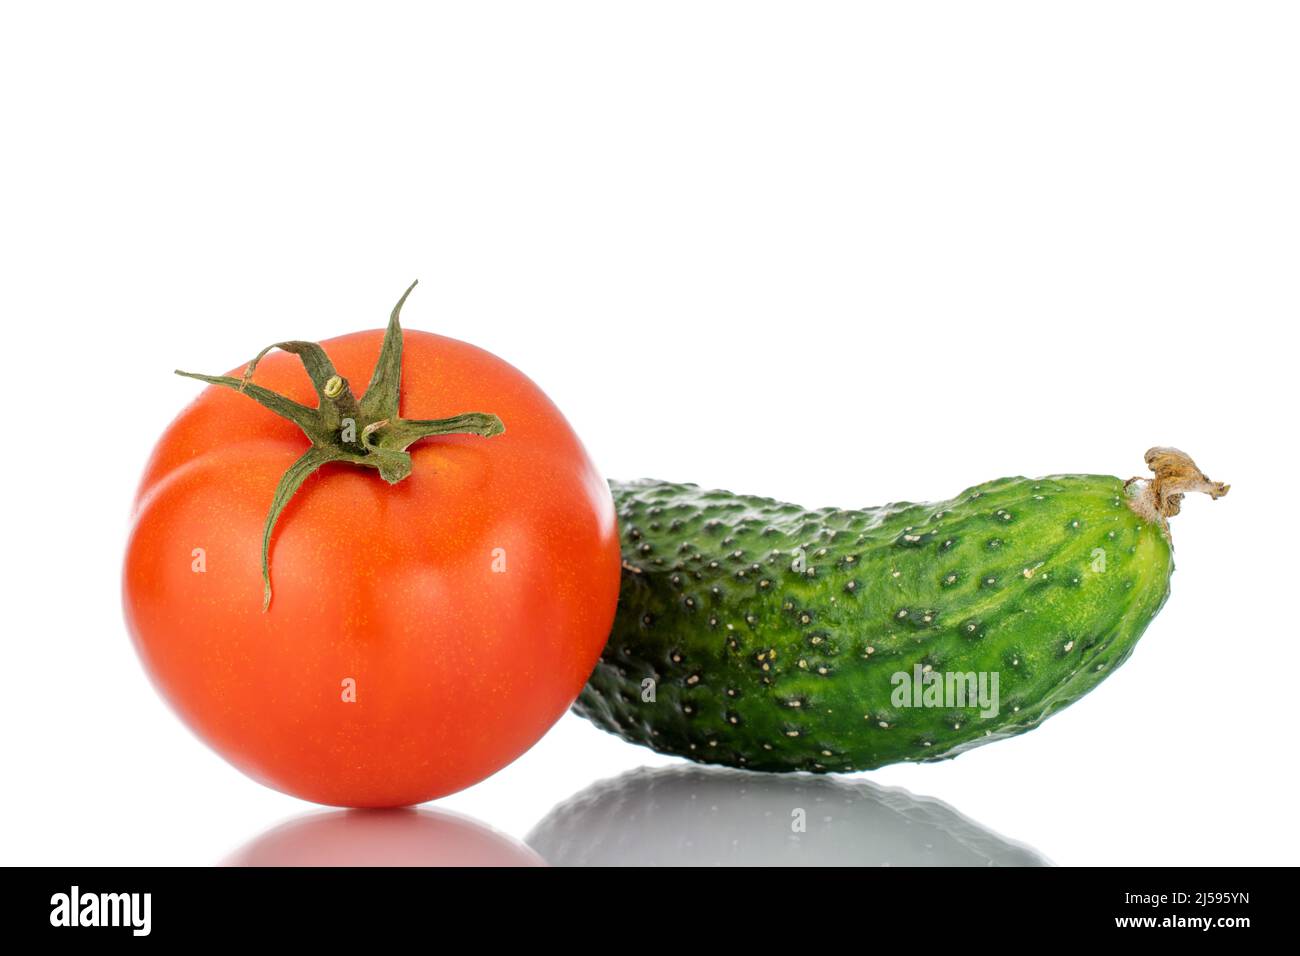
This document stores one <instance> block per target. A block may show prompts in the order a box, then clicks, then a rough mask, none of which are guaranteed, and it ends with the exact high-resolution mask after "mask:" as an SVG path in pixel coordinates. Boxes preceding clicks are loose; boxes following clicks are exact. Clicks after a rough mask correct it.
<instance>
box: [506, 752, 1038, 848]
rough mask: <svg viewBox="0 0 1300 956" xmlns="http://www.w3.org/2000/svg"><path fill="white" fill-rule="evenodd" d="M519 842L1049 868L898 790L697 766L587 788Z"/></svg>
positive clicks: (639, 773)
mask: <svg viewBox="0 0 1300 956" xmlns="http://www.w3.org/2000/svg"><path fill="white" fill-rule="evenodd" d="M527 840H528V845H529V846H531V847H532V848H533V849H534V850H536V851H537V852H538V853H539V854H541V856H542V857H543V858H545V860H546V862H548V863H550V864H551V865H553V866H656V865H667V866H1050V865H1051V864H1050V863H1049V862H1048V861H1047V859H1046V858H1045V857H1043V856H1042V855H1041V854H1039V853H1038V852H1037V851H1035V850H1033V849H1031V848H1029V847H1027V846H1024V845H1022V844H1019V843H1016V842H1014V841H1012V840H1008V839H1005V838H1004V837H1001V836H999V835H998V834H996V833H994V832H993V831H991V830H989V829H987V828H986V827H983V826H981V825H980V824H978V823H976V822H975V821H973V820H970V819H967V818H966V817H964V816H962V815H961V814H960V813H958V812H957V811H956V810H954V809H952V808H951V807H949V806H948V805H947V804H946V803H942V802H941V801H939V800H935V799H933V798H930V797H918V796H914V795H913V794H911V793H908V792H907V791H906V790H903V789H900V788H894V787H880V786H877V785H875V784H872V783H868V782H866V781H862V780H839V779H834V778H830V777H816V776H811V775H806V774H779V775H778V774H758V773H749V772H746V771H742V770H724V769H720V768H712V767H710V768H705V767H695V766H691V767H676V766H674V767H663V768H659V769H649V768H644V767H643V768H641V769H639V770H634V771H632V772H631V773H627V774H624V775H623V776H621V777H617V778H615V779H613V780H606V781H602V782H600V783H597V784H594V785H593V786H591V787H589V788H587V789H586V790H584V791H582V792H581V793H579V794H578V795H577V796H575V797H572V798H570V799H569V800H567V801H566V802H564V803H563V804H561V805H560V806H558V807H556V808H555V809H554V810H552V811H551V812H550V813H549V814H547V816H546V818H545V819H544V820H542V821H541V823H539V824H538V825H537V826H536V827H535V828H534V829H533V831H532V832H531V833H530V834H529V835H528V838H527Z"/></svg>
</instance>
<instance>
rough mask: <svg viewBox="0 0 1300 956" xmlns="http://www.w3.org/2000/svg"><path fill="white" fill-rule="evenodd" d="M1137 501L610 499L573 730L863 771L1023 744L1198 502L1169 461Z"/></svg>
mask: <svg viewBox="0 0 1300 956" xmlns="http://www.w3.org/2000/svg"><path fill="white" fill-rule="evenodd" d="M1147 463H1148V465H1149V466H1150V467H1151V470H1152V471H1153V472H1155V477H1154V478H1153V479H1151V480H1148V481H1138V480H1137V479H1130V480H1129V481H1128V482H1125V481H1123V480H1121V479H1119V478H1112V477H1109V476H1100V475H1056V476H1052V477H1049V478H1039V479H1027V478H1004V479H1000V480H998V481H991V482H988V483H986V484H983V485H977V486H975V487H973V488H969V489H967V490H966V491H964V492H962V493H961V494H960V495H958V496H957V497H955V498H953V499H951V500H949V501H944V502H939V503H937V504H911V503H907V502H903V503H898V504H891V505H886V506H884V507H882V508H871V509H865V510H861V511H845V510H839V509H834V508H822V509H818V510H813V511H810V510H806V509H804V508H801V507H798V506H796V505H790V504H783V503H781V502H777V501H774V500H772V499H770V498H755V497H746V496H741V495H734V494H731V493H729V492H723V491H705V490H701V489H700V488H698V487H696V486H694V485H684V484H671V483H667V482H659V481H643V482H634V483H627V484H624V483H617V482H614V483H611V484H612V488H613V492H614V498H615V502H616V504H617V506H618V512H619V519H620V524H621V528H620V533H621V538H622V542H623V556H624V562H623V567H624V572H623V583H622V588H621V592H620V596H619V608H618V614H617V617H616V619H615V622H614V627H613V632H612V634H611V636H610V640H609V643H608V644H607V645H606V647H605V650H604V653H603V654H602V656H601V659H600V661H599V663H598V664H597V666H596V669H595V671H594V672H593V674H592V675H591V677H590V679H589V681H588V683H587V685H586V687H585V688H584V689H583V691H582V694H581V695H580V696H579V698H578V701H577V702H576V703H575V704H574V710H575V711H576V712H577V713H579V714H581V715H583V716H584V717H586V718H588V719H589V720H591V721H592V722H593V723H595V724H596V725H597V726H599V727H602V728H603V729H605V730H608V731H610V732H612V733H614V734H617V735H618V736H620V737H623V738H624V739H626V740H629V741H632V742H634V743H638V744H643V745H645V746H647V747H650V748H652V749H654V750H656V751H659V752H661V753H667V754H676V755H680V756H683V757H688V758H690V759H692V760H697V761H701V762H707V763H717V764H724V765H727V766H733V767H743V768H747V769H751V770H769V771H795V770H806V771H813V772H822V773H824V772H834V771H854V770H869V769H872V768H875V767H880V766H883V765H885V764H890V763H896V762H899V761H922V760H936V759H942V758H947V757H953V756H955V755H957V754H958V753H961V752H963V751H965V750H968V749H970V748H972V747H976V746H979V745H980V744H984V743H988V742H990V741H993V740H998V739H1001V738H1004V737H1009V736H1013V735H1015V734H1019V733H1023V732H1024V731H1026V730H1030V729H1032V728H1033V727H1036V726H1037V725H1038V724H1039V723H1041V722H1042V721H1043V720H1045V719H1046V718H1047V717H1048V716H1049V715H1051V714H1053V713H1055V712H1056V711H1058V710H1060V709H1061V708H1063V707H1066V706H1068V705H1069V704H1071V703H1073V702H1074V701H1076V700H1078V699H1079V698H1080V697H1082V696H1083V695H1084V694H1086V693H1087V692H1088V691H1089V690H1091V689H1092V688H1093V687H1095V686H1097V684H1098V683H1100V682H1101V681H1102V680H1103V679H1104V678H1105V677H1106V675H1108V674H1109V673H1111V672H1112V671H1113V670H1115V669H1116V668H1117V667H1119V666H1120V665H1121V664H1122V663H1123V662H1124V661H1125V660H1126V659H1127V658H1128V656H1129V654H1130V653H1131V652H1132V650H1133V647H1134V645H1135V644H1136V642H1137V640H1138V638H1139V637H1140V636H1141V634H1142V632H1143V631H1144V630H1145V629H1146V626H1147V625H1148V624H1149V623H1150V622H1151V619H1152V618H1153V617H1155V615H1156V613H1157V612H1158V611H1159V610H1160V608H1161V606H1162V605H1163V604H1164V602H1165V599H1166V597H1167V596H1168V594H1169V578H1170V574H1171V573H1172V571H1173V554H1172V547H1171V544H1170V541H1169V534H1168V524H1167V520H1166V519H1167V518H1168V516H1170V515H1173V514H1176V513H1177V512H1178V509H1179V504H1180V502H1181V500H1182V497H1183V494H1184V493H1186V492H1189V491H1198V492H1205V493H1207V494H1210V495H1211V496H1212V497H1215V498H1218V497H1220V496H1221V495H1223V494H1226V493H1227V490H1228V488H1227V486H1226V485H1222V484H1219V483H1216V482H1211V481H1209V480H1208V479H1207V478H1205V476H1204V475H1203V474H1202V473H1201V472H1200V471H1199V470H1198V469H1197V468H1196V466H1195V464H1194V463H1193V462H1192V461H1191V459H1190V458H1188V457H1187V456H1186V455H1185V454H1183V453H1182V452H1179V451H1177V450H1176V449H1167V448H1153V449H1151V450H1150V451H1149V452H1147Z"/></svg>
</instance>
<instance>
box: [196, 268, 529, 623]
mask: <svg viewBox="0 0 1300 956" xmlns="http://www.w3.org/2000/svg"><path fill="white" fill-rule="evenodd" d="M417 284H418V282H412V283H411V285H410V286H409V287H408V288H407V290H406V291H405V292H404V293H402V297H401V298H400V299H398V300H397V304H396V305H395V306H393V311H392V313H391V314H390V315H389V318H388V328H387V329H386V330H385V331H384V343H383V346H382V347H381V348H380V350H379V360H378V361H377V362H376V363H375V369H374V372H373V373H372V374H371V377H370V384H369V385H368V386H367V387H366V391H365V394H363V395H362V396H361V398H360V399H357V397H356V396H355V395H354V394H353V393H352V387H351V385H350V384H349V383H348V380H347V379H346V378H344V377H343V376H341V375H339V373H338V371H337V370H336V369H335V368H334V363H333V362H332V361H331V360H330V357H329V356H328V355H327V354H326V353H325V350H324V349H323V348H321V347H320V345H319V344H317V343H316V342H302V341H296V340H295V341H288V342H276V343H275V344H273V345H268V346H267V347H266V348H264V349H262V351H260V352H258V353H257V355H255V356H253V360H252V361H251V362H249V363H248V365H247V366H246V367H245V368H244V372H243V375H242V376H240V377H239V378H234V377H233V376H229V375H202V374H200V373H197V372H182V371H181V370H179V369H177V370H176V374H177V375H183V376H185V377H186V378H194V379H198V380H199V381H201V382H207V383H208V384H209V385H216V386H219V387H222V388H229V389H232V390H234V391H236V392H239V393H241V394H243V395H247V396H248V397H249V398H251V399H252V400H253V401H255V402H257V403H258V404H259V405H261V406H262V407H263V408H266V409H268V410H269V411H272V412H274V413H275V414H277V415H279V416H280V417H281V418H285V419H288V420H289V421H291V422H293V423H294V424H295V425H297V426H298V427H299V428H300V429H302V431H303V433H304V434H305V435H306V436H307V438H308V439H309V440H310V441H311V447H310V448H308V449H307V451H306V452H304V453H303V455H302V457H301V458H299V459H298V460H297V461H295V462H294V463H293V464H292V465H290V466H289V468H288V470H287V471H285V473H284V474H283V475H282V476H281V477H280V481H279V483H278V484H277V485H276V488H275V494H274V496H273V497H272V499H271V508H270V511H269V512H268V513H267V516H266V523H265V525H264V526H263V529H262V584H263V594H262V610H263V611H266V610H268V609H269V608H270V606H271V535H272V532H273V531H274V530H275V525H276V521H277V520H278V519H279V517H280V513H281V512H282V511H283V510H284V507H285V505H287V504H288V503H289V501H290V499H292V498H293V496H294V494H295V493H296V492H297V491H298V489H299V488H301V487H302V485H303V482H305V481H306V480H307V479H308V478H309V477H311V476H312V475H313V474H315V472H316V471H317V470H318V469H319V468H320V467H321V466H322V465H325V464H328V463H330V462H346V463H349V464H353V465H360V466H362V467H364V468H374V469H375V470H376V471H378V472H379V475H380V477H381V478H383V479H384V480H385V481H386V482H388V483H389V484H396V483H397V482H399V481H401V480H402V479H403V478H405V477H406V476H407V475H409V474H410V473H411V455H410V452H408V451H407V449H408V448H409V447H410V446H411V445H413V444H414V443H415V442H417V441H419V440H420V439H422V438H432V437H435V436H438V435H479V436H481V437H483V438H491V437H492V436H494V435H500V434H501V433H502V432H504V431H505V430H506V427H505V425H504V424H503V423H502V421H501V419H500V418H498V417H497V416H496V415H491V414H488V413H486V412H466V413H465V414H462V415H455V416H453V417H451V418H432V419H430V418H424V419H405V418H402V417H401V416H400V415H399V414H398V412H399V406H400V404H401V391H402V326H401V321H400V315H401V311H402V305H403V304H405V302H406V299H407V296H409V295H410V294H411V290H412V289H414V288H415V287H416V285H417ZM273 349H279V350H280V351H282V352H289V353H290V354H293V355H296V356H298V359H299V360H300V361H301V362H302V364H303V368H305V369H306V370H307V375H308V376H309V377H310V378H311V382H312V385H313V386H314V387H315V389H316V397H317V399H318V404H317V406H316V407H315V408H312V407H310V406H307V405H303V404H301V403H299V402H295V401H293V400H292V399H290V398H286V397H285V396H283V395H281V394H279V393H278V392H273V391H271V390H270V389H266V388H263V387H262V386H260V385H257V384H254V382H253V380H252V379H253V373H254V371H256V369H257V365H258V363H259V362H260V361H261V360H262V358H263V357H264V356H265V355H266V354H267V353H268V352H270V351H272V350H273Z"/></svg>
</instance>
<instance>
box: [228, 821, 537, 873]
mask: <svg viewBox="0 0 1300 956" xmlns="http://www.w3.org/2000/svg"><path fill="white" fill-rule="evenodd" d="M223 865H225V866H545V865H546V864H545V863H544V862H543V861H542V860H541V859H540V858H539V857H538V856H537V854H535V853H534V852H533V851H532V850H530V849H528V847H526V846H524V845H523V844H522V843H519V842H517V841H515V840H512V839H511V838H510V837H508V836H505V835H504V834H501V833H498V832H497V831H495V830H493V829H492V828H491V827H488V826H485V825H484V824H482V823H479V822H477V821H475V820H471V819H469V818H468V817H463V816H460V815H458V814H454V813H447V812H446V811H443V810H413V809H404V810H331V811H326V812H322V813H309V814H306V815H305V816H301V817H295V818H294V819H292V820H289V821H288V822H287V823H282V824H280V825H279V826H275V827H272V828H271V829H270V830H267V831H266V832H265V833H263V834H262V835H260V836H258V837H256V838H254V839H253V840H251V841H250V842H248V843H247V844H245V845H244V846H243V847H241V848H240V849H239V850H236V851H235V852H234V853H233V854H231V856H230V857H228V858H227V859H226V860H225V861H224V864H223Z"/></svg>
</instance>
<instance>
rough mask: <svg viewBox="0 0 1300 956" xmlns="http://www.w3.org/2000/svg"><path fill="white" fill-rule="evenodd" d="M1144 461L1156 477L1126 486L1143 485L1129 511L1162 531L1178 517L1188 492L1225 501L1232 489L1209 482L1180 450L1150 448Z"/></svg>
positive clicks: (1136, 479) (1135, 480)
mask: <svg viewBox="0 0 1300 956" xmlns="http://www.w3.org/2000/svg"><path fill="white" fill-rule="evenodd" d="M1145 457H1146V463H1147V467H1148V468H1150V469H1151V470H1152V471H1153V472H1154V473H1155V477H1154V478H1152V479H1151V480H1150V481H1146V480H1144V479H1141V478H1130V479H1129V480H1128V481H1127V482H1126V483H1125V484H1126V485H1131V484H1133V483H1134V482H1142V484H1141V487H1140V488H1139V489H1138V491H1137V493H1136V495H1134V497H1133V498H1132V499H1131V500H1130V501H1129V507H1131V508H1132V509H1133V510H1134V511H1136V512H1137V513H1138V514H1139V515H1141V516H1142V517H1143V518H1145V519H1147V520H1148V521H1151V522H1153V523H1156V524H1159V525H1161V526H1162V527H1165V528H1167V527H1168V526H1169V524H1168V522H1167V521H1166V520H1165V519H1167V518H1170V517H1172V516H1174V515H1176V514H1178V512H1179V510H1180V509H1181V507H1182V501H1183V495H1185V494H1187V493H1188V492H1201V493H1202V494H1207V495H1209V496H1210V497H1211V498H1222V497H1223V496H1224V495H1226V494H1227V493H1228V489H1229V487H1231V486H1230V485H1225V484H1224V483H1223V482H1221V481H1211V480H1210V479H1209V478H1206V477H1205V473H1204V472H1202V471H1201V469H1199V468H1197V467H1196V462H1194V461H1192V458H1191V456H1190V455H1188V454H1187V453H1186V452H1183V451H1179V450H1178V449H1177V448H1150V449H1147V453H1146V456H1145Z"/></svg>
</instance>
